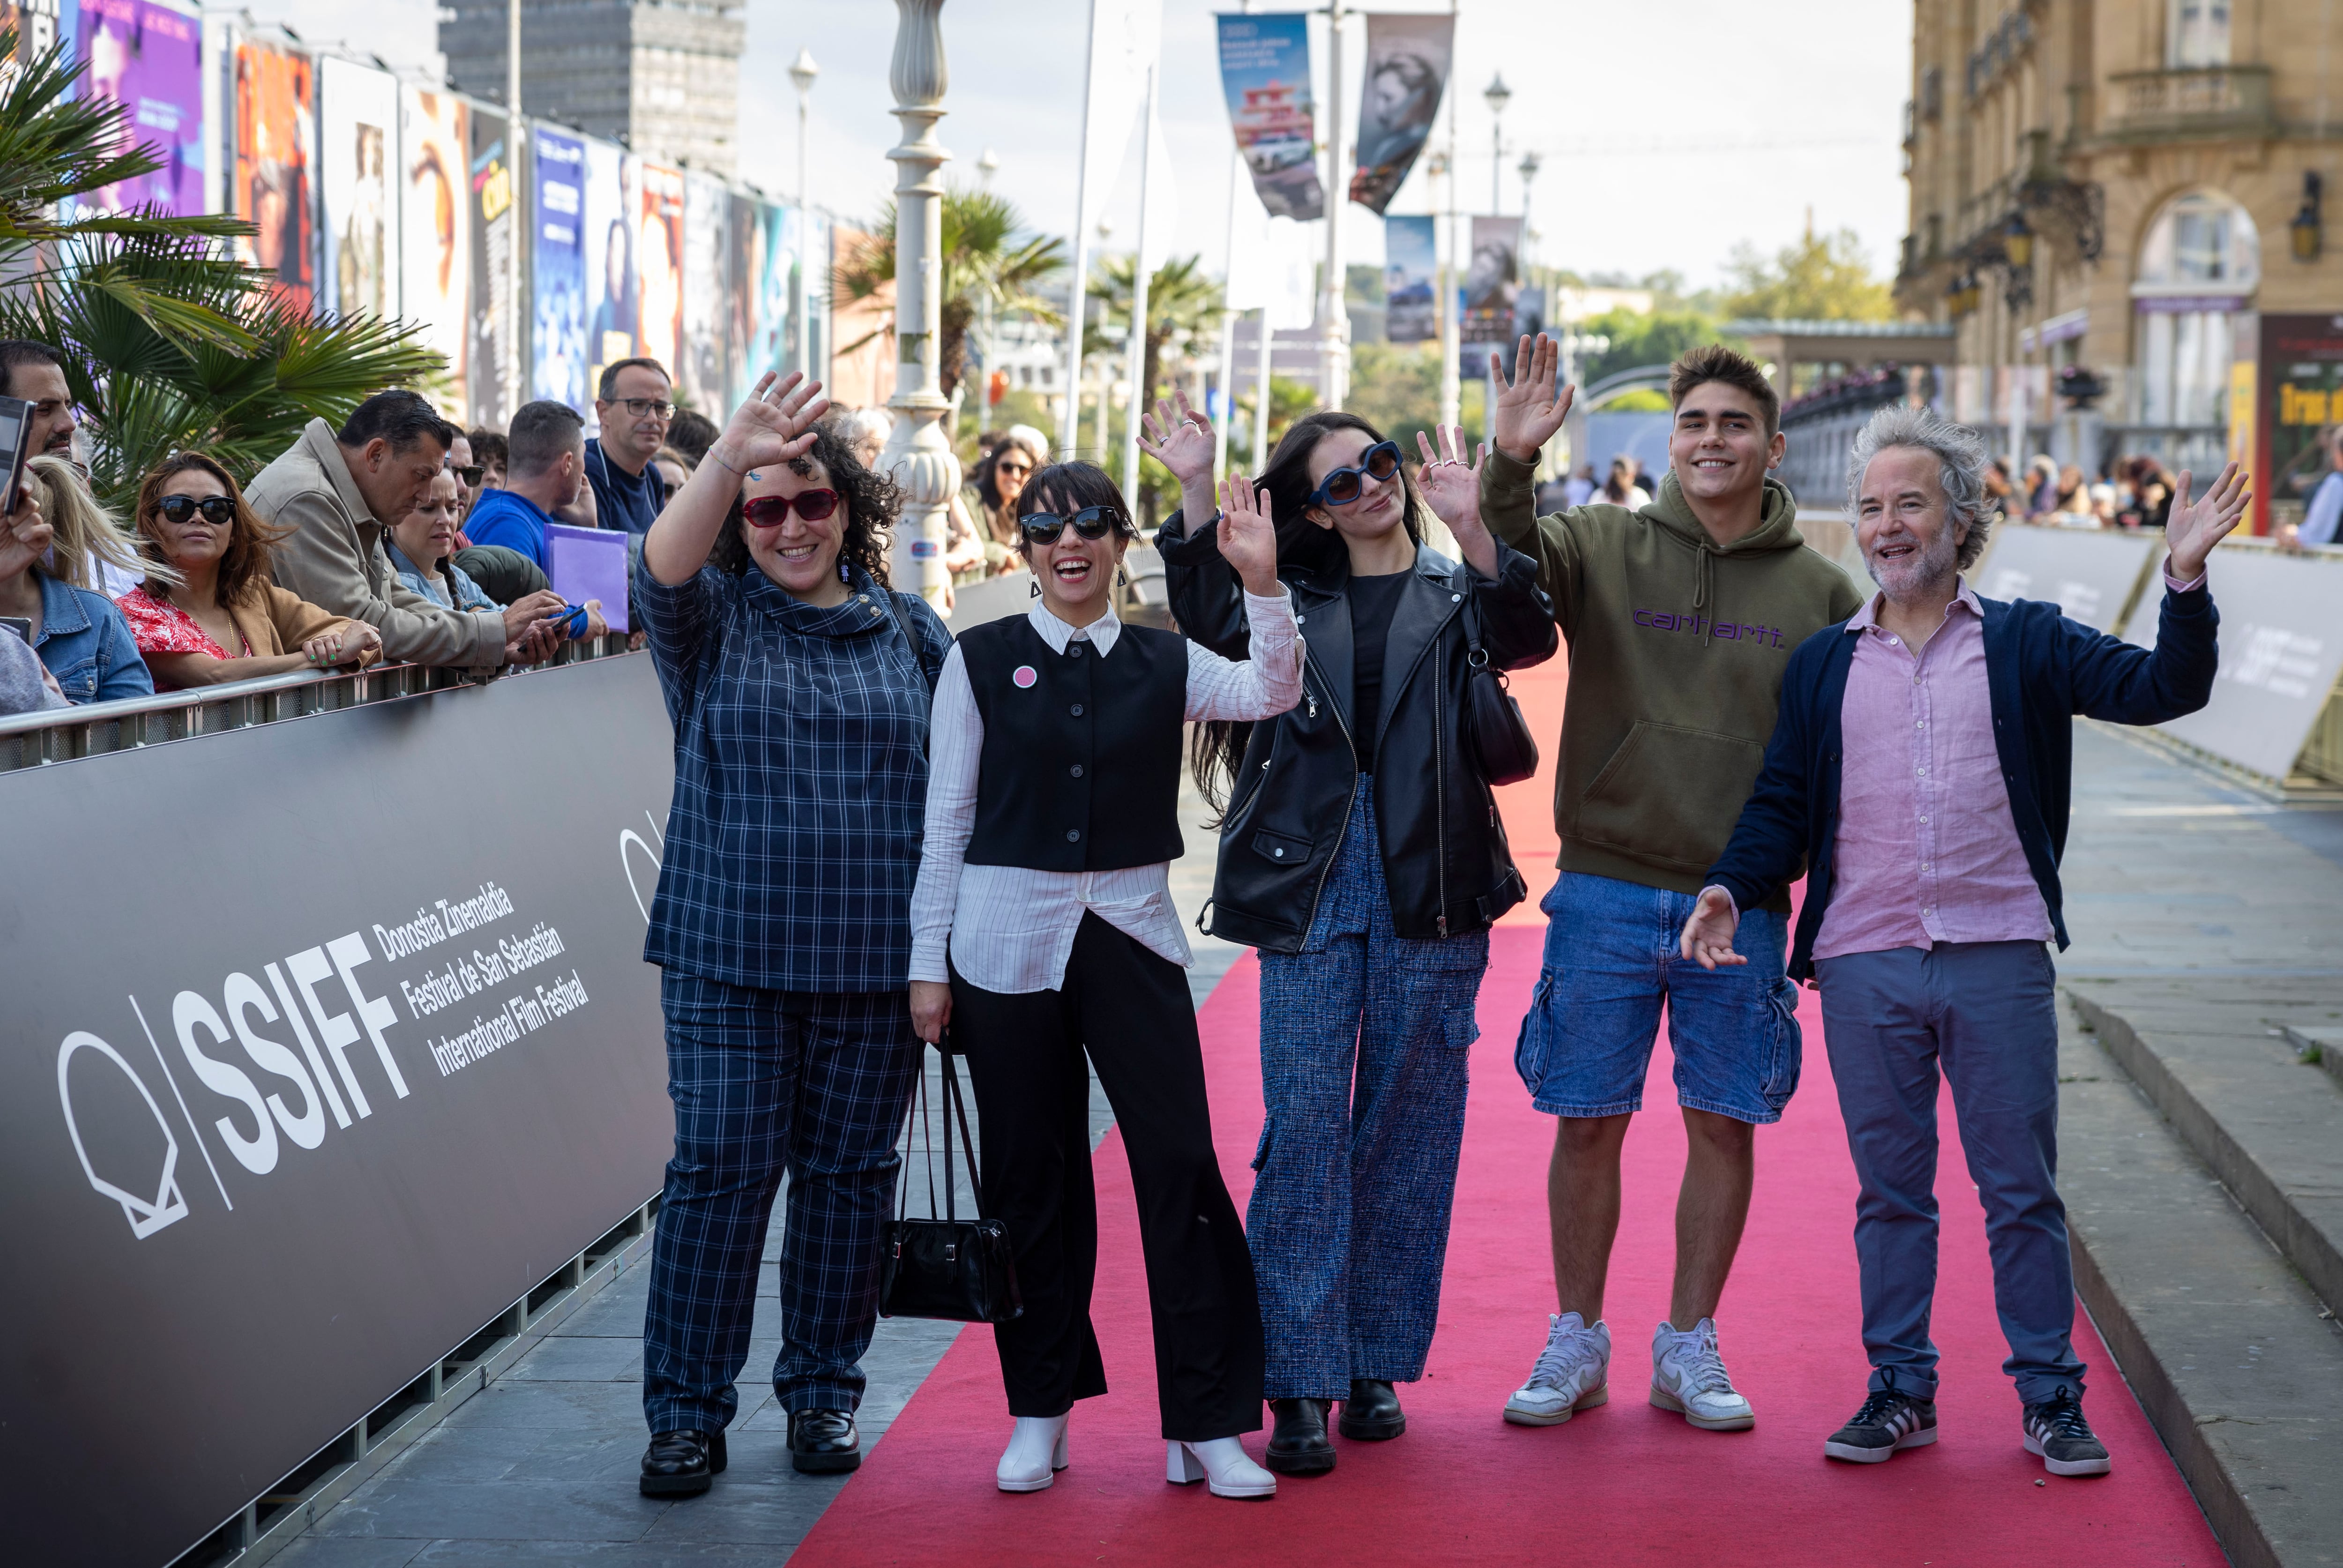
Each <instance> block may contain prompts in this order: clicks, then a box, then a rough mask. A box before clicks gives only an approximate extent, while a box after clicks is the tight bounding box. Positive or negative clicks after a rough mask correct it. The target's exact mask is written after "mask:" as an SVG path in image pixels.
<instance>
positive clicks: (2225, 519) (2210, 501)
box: [2164, 463, 2253, 582]
mask: <svg viewBox="0 0 2343 1568" xmlns="http://www.w3.org/2000/svg"><path fill="white" fill-rule="evenodd" d="M2190 477H2191V476H2190V475H2189V472H2188V470H2187V469H2186V468H2183V469H2181V470H2180V477H2179V479H2178V481H2177V483H2176V484H2175V485H2174V487H2173V490H2172V510H2171V511H2170V512H2169V513H2167V515H2166V517H2165V519H2164V545H2165V548H2167V550H2169V551H2170V552H2171V559H2170V560H2168V561H2167V562H2166V563H2165V566H2166V569H2167V570H2168V571H2170V572H2171V573H2172V575H2173V577H2175V578H2177V579H2178V580H2179V581H2181V582H2189V581H2193V580H2194V579H2195V578H2197V577H2198V576H2200V575H2202V574H2203V572H2204V570H2205V560H2206V558H2207V557H2208V556H2210V555H2211V554H2212V553H2213V547H2214V546H2215V545H2217V544H2219V543H2220V542H2221V541H2222V540H2223V539H2225V538H2228V537H2229V532H2230V530H2231V529H2233V528H2236V527H2237V523H2238V520H2239V519H2240V518H2244V516H2245V515H2246V507H2247V503H2249V502H2250V501H2252V499H2253V492H2252V491H2250V490H2248V489H2247V488H2246V475H2245V470H2243V469H2242V468H2240V467H2237V464H2235V463H2232V464H2230V465H2229V466H2228V467H2226V468H2224V469H2222V470H2221V477H2219V478H2218V479H2216V480H2215V481H2213V487H2212V488H2211V489H2209V490H2207V491H2206V492H2205V496H2204V498H2203V499H2202V500H2199V501H2197V502H2196V503H2195V504H2194V505H2191V504H2190V503H2189V500H2188V481H2189V478H2190Z"/></svg>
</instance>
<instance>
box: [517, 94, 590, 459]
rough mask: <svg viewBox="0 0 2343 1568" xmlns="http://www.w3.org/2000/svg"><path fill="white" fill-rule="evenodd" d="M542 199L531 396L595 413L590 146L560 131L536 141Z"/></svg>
mask: <svg viewBox="0 0 2343 1568" xmlns="http://www.w3.org/2000/svg"><path fill="white" fill-rule="evenodd" d="M529 153H530V157H529V163H530V169H531V176H532V178H533V180H534V182H535V189H536V193H537V200H536V202H535V203H534V204H533V206H532V207H531V211H532V213H533V214H534V217H535V222H536V234H535V235H534V236H533V237H532V239H531V242H530V245H531V249H530V257H529V259H530V262H531V264H532V265H531V268H530V288H529V297H530V301H531V303H532V306H533V316H534V319H533V320H532V321H531V323H530V327H531V330H530V333H529V347H530V357H531V359H532V360H533V362H534V363H533V364H532V366H531V367H530V372H529V396H530V397H549V398H551V399H552V400H553V401H555V402H557V403H567V404H568V405H569V407H572V408H575V409H577V410H578V412H579V413H580V414H585V413H589V412H591V411H592V409H593V407H594V405H593V401H592V399H591V398H590V397H588V393H587V387H586V367H587V363H588V360H587V354H586V284H587V277H586V274H587V266H586V252H587V245H586V144H585V143H584V142H583V141H581V140H579V139H578V137H576V136H563V135H562V134H561V133H560V132H558V131H548V130H545V129H543V128H541V127H540V128H539V129H538V130H537V131H536V132H535V133H534V134H533V135H532V136H530V138H529Z"/></svg>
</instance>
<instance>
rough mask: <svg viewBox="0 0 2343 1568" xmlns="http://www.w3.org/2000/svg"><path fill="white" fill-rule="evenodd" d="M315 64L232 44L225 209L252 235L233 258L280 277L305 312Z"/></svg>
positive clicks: (280, 285) (310, 270)
mask: <svg viewBox="0 0 2343 1568" xmlns="http://www.w3.org/2000/svg"><path fill="white" fill-rule="evenodd" d="M315 71H316V65H315V64H314V62H312V61H311V59H310V58H309V56H308V55H304V54H300V53H298V52H297V51H294V50H291V49H284V48H279V47H278V46H277V45H274V44H264V43H260V42H257V41H256V40H253V39H249V38H246V39H241V40H239V41H238V42H237V44H236V65H235V87H234V101H235V105H236V107H235V115H236V122H235V136H236V141H235V148H236V156H235V162H234V165H233V167H232V169H231V171H230V179H229V186H228V204H229V211H230V212H231V213H232V214H233V215H234V216H237V217H240V218H242V219H244V220H245V221H246V222H247V223H249V224H251V225H252V226H254V227H255V229H256V230H257V232H256V233H254V234H250V235H242V236H237V238H236V241H235V247H236V257H237V259H238V260H241V261H244V262H246V263H248V264H250V265H251V266H258V267H263V268H265V269H266V270H267V271H269V272H272V273H275V274H276V275H277V290H278V292H279V293H280V294H281V295H282V296H283V297H284V298H285V299H286V300H287V302H288V303H290V304H292V305H293V306H295V307H298V308H301V309H307V308H308V307H309V306H310V305H311V304H313V303H314V302H315V301H316V298H317V263H316V256H317V250H316V247H315V246H313V245H312V244H311V243H310V230H309V226H310V222H311V218H310V211H311V207H310V187H309V180H310V170H311V168H312V166H313V164H314V160H313V158H312V156H311V153H312V150H313V149H312V148H311V146H310V137H311V136H313V135H314V134H315V130H316V126H317V79H316V75H315V74H314V73H315Z"/></svg>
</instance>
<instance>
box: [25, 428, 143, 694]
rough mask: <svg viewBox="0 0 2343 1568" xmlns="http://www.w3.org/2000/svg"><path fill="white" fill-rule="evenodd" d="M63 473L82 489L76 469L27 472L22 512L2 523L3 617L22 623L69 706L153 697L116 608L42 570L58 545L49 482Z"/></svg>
mask: <svg viewBox="0 0 2343 1568" xmlns="http://www.w3.org/2000/svg"><path fill="white" fill-rule="evenodd" d="M61 467H62V468H63V470H64V473H65V476H66V477H67V479H68V480H69V481H70V482H71V483H72V485H73V486H74V487H75V488H76V489H78V488H79V487H80V480H79V477H77V476H75V475H74V474H73V471H72V469H71V467H69V466H66V465H61V464H55V463H44V464H42V465H40V467H36V468H33V469H30V470H28V471H27V473H26V475H25V480H24V482H23V483H22V485H21V486H20V487H19V488H18V490H17V493H16V495H15V497H14V498H13V499H14V501H15V506H14V507H13V508H11V509H10V510H9V511H8V512H7V513H6V514H5V516H0V616H6V617H9V618H12V619H15V620H16V621H19V622H21V623H22V626H21V628H18V629H21V630H22V631H23V633H24V635H25V639H26V640H27V641H29V642H30V643H31V644H32V645H33V651H34V652H35V653H37V654H39V655H40V657H41V662H42V664H44V665H45V666H46V667H47V668H48V671H49V674H50V675H51V676H53V677H55V680H56V683H57V689H59V690H60V691H62V692H64V693H65V700H67V701H68V702H111V701H113V700H115V699H116V698H122V697H148V696H152V695H153V694H154V690H155V682H154V680H153V679H152V678H149V677H148V675H147V673H146V662H145V661H144V660H143V659H141V658H139V657H138V645H137V644H136V643H135V642H134V641H132V640H131V637H130V628H129V627H128V626H127V625H126V624H124V622H123V619H122V612H121V611H120V610H118V609H116V608H114V601H113V600H111V599H109V598H106V596H105V595H104V594H102V593H99V592H97V591H96V589H94V588H75V586H74V585H73V584H71V583H69V582H65V581H61V580H60V579H58V578H54V577H51V576H50V575H49V574H48V572H47V571H46V570H45V568H43V566H42V564H41V563H42V562H43V561H44V560H45V559H46V558H48V555H49V549H50V546H51V544H52V543H53V542H54V541H55V537H56V529H55V527H54V526H53V525H52V524H51V523H50V522H49V520H48V519H47V518H46V517H45V516H44V515H43V512H44V508H45V505H46V504H47V503H46V502H45V500H44V497H45V495H46V494H47V493H48V491H49V488H50V487H51V485H52V484H53V483H54V482H55V481H52V480H51V478H50V477H48V476H49V475H50V474H52V473H55V472H56V471H57V470H58V469H59V468H61ZM65 504H66V505H67V506H70V505H71V498H66V500H65ZM92 504H93V505H95V503H92ZM7 635H11V633H8V632H0V636H7Z"/></svg>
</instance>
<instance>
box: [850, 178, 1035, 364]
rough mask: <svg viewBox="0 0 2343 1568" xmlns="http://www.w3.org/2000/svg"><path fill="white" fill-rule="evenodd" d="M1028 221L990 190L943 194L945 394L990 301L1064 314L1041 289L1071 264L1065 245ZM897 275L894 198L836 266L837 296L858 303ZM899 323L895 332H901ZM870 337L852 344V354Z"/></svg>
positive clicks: (940, 357) (1000, 306) (1025, 311)
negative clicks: (1030, 229) (1029, 228)
mask: <svg viewBox="0 0 2343 1568" xmlns="http://www.w3.org/2000/svg"><path fill="white" fill-rule="evenodd" d="M1024 227H1025V219H1024V216H1023V215H1022V214H1021V213H1020V212H1019V211H1018V210H1017V208H1016V206H1015V205H1014V204H1012V203H1011V202H1010V201H1008V200H1007V199H1006V198H1004V197H1001V196H994V195H992V194H991V193H990V192H989V191H970V190H962V189H959V188H957V187H955V188H952V189H950V190H947V191H945V192H944V200H943V300H942V309H941V315H942V317H943V324H942V325H943V336H942V339H941V341H940V343H939V344H938V345H937V361H938V368H939V373H940V377H941V380H942V382H943V391H944V395H945V396H946V397H950V396H951V393H952V390H953V388H955V387H958V386H959V385H960V377H962V376H964V375H966V374H967V373H968V337H969V332H970V329H971V328H972V327H975V325H976V322H977V318H978V317H979V316H980V314H981V313H982V311H983V308H984V307H985V305H986V304H987V303H988V302H990V305H991V307H992V310H993V314H994V315H995V316H996V317H998V316H1003V315H1018V316H1030V317H1032V318H1033V319H1034V320H1036V321H1039V322H1041V323H1042V324H1043V325H1045V326H1049V327H1055V326H1057V325H1059V323H1061V321H1063V320H1064V319H1065V317H1063V315H1062V314H1061V312H1060V311H1059V310H1058V307H1056V306H1054V305H1051V303H1050V302H1049V301H1048V300H1047V299H1044V298H1042V297H1041V295H1040V294H1039V293H1037V292H1036V291H1037V290H1038V289H1039V288H1040V287H1041V285H1042V284H1044V283H1046V282H1048V281H1049V280H1050V279H1051V277H1054V276H1057V274H1058V273H1059V272H1060V271H1061V270H1062V269H1063V268H1064V266H1065V265H1066V243H1065V241H1063V240H1061V239H1052V238H1049V237H1047V236H1041V235H1024V236H1023V237H1020V236H1021V235H1022V234H1023V230H1024ZM894 281H895V204H894V203H892V202H890V203H888V204H887V206H886V207H885V208H884V209H883V210H882V211H881V212H880V216H879V221H878V223H877V224H875V225H874V226H872V229H871V233H870V238H869V239H867V240H865V241H863V242H862V243H861V244H860V245H859V246H856V247H855V248H854V249H853V251H851V252H850V254H849V255H848V256H846V257H845V258H844V259H843V260H841V261H840V263H839V264H838V274H837V276H836V278H835V280H834V282H835V286H836V294H835V296H834V297H836V298H837V299H838V300H840V302H841V303H845V304H859V303H860V302H861V301H863V300H866V299H869V298H870V297H872V296H873V295H876V294H877V293H878V292H879V291H880V289H881V288H883V287H885V286H888V285H890V284H891V283H893V282H894ZM901 329H902V328H901V325H900V322H899V323H898V325H897V327H896V330H897V331H898V332H899V333H900V331H901ZM869 341H870V338H869V337H864V338H862V339H860V341H858V342H855V343H850V344H847V345H846V346H845V347H844V348H843V349H842V350H841V352H847V353H850V352H852V351H853V350H854V349H857V348H860V347H862V345H863V344H864V343H868V342H869Z"/></svg>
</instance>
